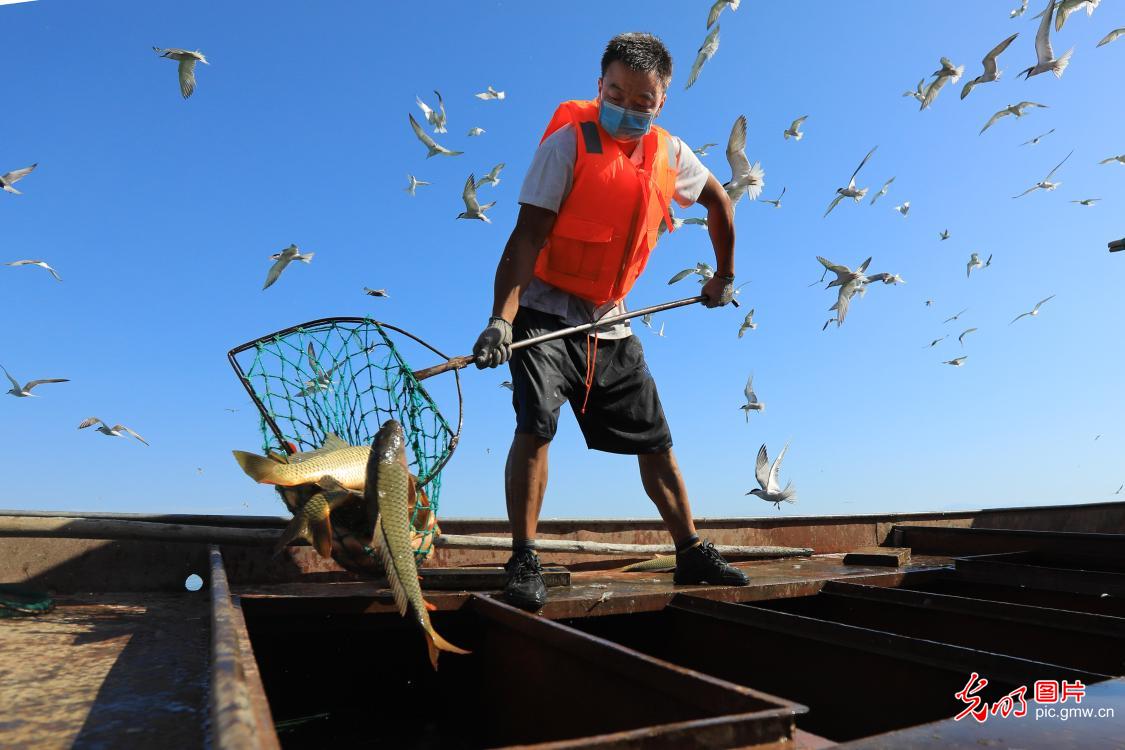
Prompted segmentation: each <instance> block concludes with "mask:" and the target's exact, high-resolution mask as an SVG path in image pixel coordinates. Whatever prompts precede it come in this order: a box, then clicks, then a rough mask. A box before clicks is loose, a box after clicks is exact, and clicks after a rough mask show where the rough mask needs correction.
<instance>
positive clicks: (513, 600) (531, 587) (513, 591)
mask: <svg viewBox="0 0 1125 750" xmlns="http://www.w3.org/2000/svg"><path fill="white" fill-rule="evenodd" d="M504 569H505V570H507V571H508V582H507V584H505V585H504V598H505V599H506V600H507V601H508V604H511V605H512V606H514V607H519V608H520V609H525V610H527V611H528V612H535V611H536V610H538V609H539V608H540V607H542V606H543V604H544V602H546V601H547V585H546V584H545V583H543V566H542V565H540V564H539V556H538V555H536V554H535V553H534V552H533V551H531V550H529V549H528V550H520V551H518V552H513V553H512V556H511V558H510V559H509V560H508V563H507V564H506V565H505V566H504Z"/></svg>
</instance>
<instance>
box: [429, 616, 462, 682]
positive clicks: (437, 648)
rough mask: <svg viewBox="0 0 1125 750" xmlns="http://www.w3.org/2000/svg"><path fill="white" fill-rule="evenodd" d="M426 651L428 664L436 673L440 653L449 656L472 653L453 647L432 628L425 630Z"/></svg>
mask: <svg viewBox="0 0 1125 750" xmlns="http://www.w3.org/2000/svg"><path fill="white" fill-rule="evenodd" d="M425 632H426V649H427V650H428V651H429V653H430V664H431V665H433V668H434V671H435V672H436V671H437V665H438V654H439V653H441V652H442V651H448V652H449V653H451V654H471V653H472V651H466V650H465V649H463V648H459V647H457V646H454V645H453V644H452V643H450V642H449V641H447V640H445V639H444V638H442V637H441V636H440V635H438V632H437V631H436V630H434V629H433V627H432V626H431V627H428V628H426V631H425Z"/></svg>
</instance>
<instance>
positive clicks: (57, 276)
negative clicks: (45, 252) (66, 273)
mask: <svg viewBox="0 0 1125 750" xmlns="http://www.w3.org/2000/svg"><path fill="white" fill-rule="evenodd" d="M35 265H37V266H39V267H40V268H43V269H46V270H47V271H50V273H51V275H52V276H54V277H55V281H62V277H61V276H59V274H58V271H56V270H55V269H53V268H51V267H50V266H49V265H47V264H46V263H44V262H43V261H39V262H38V263H36V264H35Z"/></svg>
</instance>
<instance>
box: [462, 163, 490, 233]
mask: <svg viewBox="0 0 1125 750" xmlns="http://www.w3.org/2000/svg"><path fill="white" fill-rule="evenodd" d="M461 200H463V201H464V202H465V210H464V211H462V212H461V213H459V214H457V218H458V219H480V220H481V221H483V222H484V223H485V224H491V223H492V221H491V220H490V219H489V218H488V217H487V216H485V215H484V212H485V211H487V210H488V209H490V208H492V207H493V206H495V205H496V201H492V202H491V203H485V204H484V205H483V206H482V205H481V204H480V203H478V202H477V185H476V177H474V176H473V175H471V174H470V175H469V179H468V180H466V181H465V189H464V190H462V191H461Z"/></svg>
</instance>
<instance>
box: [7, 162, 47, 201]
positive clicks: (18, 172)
mask: <svg viewBox="0 0 1125 750" xmlns="http://www.w3.org/2000/svg"><path fill="white" fill-rule="evenodd" d="M38 166H39V162H36V163H34V164H32V165H31V166H30V167H24V168H23V169H13V170H12V171H11V172H5V173H4V174H0V190H3V191H4V192H5V193H11V194H12V195H23V193H21V192H20V191H19V190H16V189H15V188H14V187H12V185H14V184H15V183H17V182H19V181H20V180H22V179H23V178H24V177H27V176H28V175H29V174H31V173H32V171H34V170H35V168H36V167H38Z"/></svg>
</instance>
